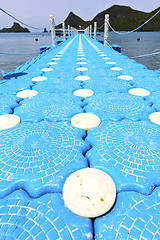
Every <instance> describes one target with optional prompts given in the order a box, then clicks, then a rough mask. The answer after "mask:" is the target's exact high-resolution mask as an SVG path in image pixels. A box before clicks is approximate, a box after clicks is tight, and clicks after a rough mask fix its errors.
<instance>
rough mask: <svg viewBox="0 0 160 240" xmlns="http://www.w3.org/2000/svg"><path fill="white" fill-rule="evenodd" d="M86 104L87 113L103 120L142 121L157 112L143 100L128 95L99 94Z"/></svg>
mask: <svg viewBox="0 0 160 240" xmlns="http://www.w3.org/2000/svg"><path fill="white" fill-rule="evenodd" d="M85 103H86V104H87V106H86V107H85V108H84V109H85V111H86V112H90V113H94V114H96V115H98V116H99V117H100V119H101V120H108V119H112V120H116V121H119V120H122V119H123V118H128V119H132V120H142V119H148V116H149V114H151V113H152V112H154V111H155V110H154V109H153V108H152V107H151V106H149V104H148V103H146V102H145V101H144V100H143V98H141V97H138V96H133V95H130V94H128V93H114V92H113V93H99V94H96V95H94V96H93V97H92V98H89V99H87V100H85Z"/></svg>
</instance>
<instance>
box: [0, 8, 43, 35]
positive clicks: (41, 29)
mask: <svg viewBox="0 0 160 240" xmlns="http://www.w3.org/2000/svg"><path fill="white" fill-rule="evenodd" d="M0 10H1V11H2V12H3V13H5V14H7V15H8V16H9V17H11V18H13V19H14V20H16V21H17V22H19V23H21V24H23V25H25V26H27V27H29V28H33V29H38V30H42V29H43V28H37V27H33V26H30V25H28V24H26V23H24V22H22V21H20V20H19V19H17V18H15V17H14V16H13V15H11V14H9V13H8V12H6V11H5V10H4V9H2V8H0Z"/></svg>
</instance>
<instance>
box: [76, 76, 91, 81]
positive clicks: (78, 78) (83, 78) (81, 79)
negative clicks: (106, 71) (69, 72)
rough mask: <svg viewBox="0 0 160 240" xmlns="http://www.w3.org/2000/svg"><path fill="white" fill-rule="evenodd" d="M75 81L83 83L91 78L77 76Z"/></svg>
mask: <svg viewBox="0 0 160 240" xmlns="http://www.w3.org/2000/svg"><path fill="white" fill-rule="evenodd" d="M74 79H75V80H78V81H82V82H83V81H85V80H90V77H88V76H77V77H75V78H74Z"/></svg>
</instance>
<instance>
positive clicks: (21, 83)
mask: <svg viewBox="0 0 160 240" xmlns="http://www.w3.org/2000/svg"><path fill="white" fill-rule="evenodd" d="M114 46H115V48H116V49H117V50H118V48H119V46H117V45H114ZM40 50H41V54H39V55H38V56H36V57H35V58H33V59H31V60H30V61H28V62H26V63H25V64H24V65H22V66H19V67H18V68H16V69H15V71H14V72H11V73H4V76H5V77H6V79H7V80H6V81H4V82H3V83H2V84H0V97H1V98H0V99H1V109H0V115H3V114H16V115H18V116H20V118H21V122H20V124H19V125H17V126H15V127H13V128H10V129H6V130H1V131H0V239H2V240H3V239H17V240H25V239H29V240H31V239H35V240H43V239H49V240H54V239H63V240H73V239H74V240H88V239H89V240H93V239H94V240H105V239H111V240H117V239H118V240H125V239H136V240H140V239H147V240H150V239H160V174H159V173H160V152H159V149H160V141H159V139H160V125H157V124H154V123H152V122H151V121H150V120H149V115H150V114H151V113H154V112H160V107H159V106H160V105H159V104H160V100H159V99H160V98H159V96H160V78H159V76H160V73H159V71H151V70H148V69H147V68H146V67H145V66H143V65H141V64H138V63H136V62H135V61H134V60H131V59H129V58H128V57H126V56H124V55H123V54H121V53H119V51H113V49H112V48H110V47H107V46H103V45H102V44H101V43H99V42H98V41H95V40H93V39H92V38H89V37H87V36H85V35H82V34H80V35H76V36H73V37H72V38H70V39H67V40H66V41H63V42H61V43H60V44H59V45H58V46H57V47H53V46H48V45H46V46H42V47H41V48H40ZM84 58H85V59H84ZM81 62H82V63H81ZM84 62H86V64H85V65H84ZM84 66H85V69H83V70H84V71H82V69H78V67H84ZM116 67H117V68H116ZM47 70H48V71H47ZM85 76H86V77H87V80H84V81H79V80H77V77H85ZM37 77H38V78H39V77H40V79H41V78H42V79H43V81H38V80H37ZM42 79H41V80H42ZM140 87H141V88H145V89H146V90H148V91H149V92H150V95H149V96H146V97H144V98H143V97H140V96H133V95H131V94H130V93H129V92H128V91H129V90H130V89H132V88H140ZM78 89H91V90H93V91H94V95H93V96H91V97H87V98H85V99H83V98H82V97H78V96H75V95H74V94H73V92H74V91H75V90H78ZM22 90H36V91H38V95H36V96H34V97H32V98H27V99H22V98H18V97H16V94H17V93H18V92H20V91H22ZM84 112H86V113H96V114H97V115H98V116H99V117H100V119H101V125H100V126H98V127H97V128H94V129H89V130H88V131H87V133H86V131H85V130H83V129H78V128H75V127H73V126H71V117H72V116H74V115H75V114H77V113H84ZM87 167H91V168H97V169H100V170H103V171H104V172H106V173H107V174H109V175H110V176H111V177H112V179H113V180H114V182H115V185H116V189H117V199H116V202H115V204H114V206H113V207H112V209H111V210H110V211H109V212H108V213H105V214H104V215H103V216H101V217H98V218H95V219H89V218H83V217H80V216H77V215H75V214H74V213H72V212H71V211H70V210H69V209H68V208H67V207H66V206H65V205H64V201H63V196H62V190H63V184H64V182H65V180H66V179H67V178H68V177H69V176H70V174H71V173H72V172H75V171H76V170H79V169H83V168H87Z"/></svg>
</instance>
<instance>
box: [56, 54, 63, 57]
mask: <svg viewBox="0 0 160 240" xmlns="http://www.w3.org/2000/svg"><path fill="white" fill-rule="evenodd" d="M62 56H63V55H60V54H58V55H55V57H62Z"/></svg>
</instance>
